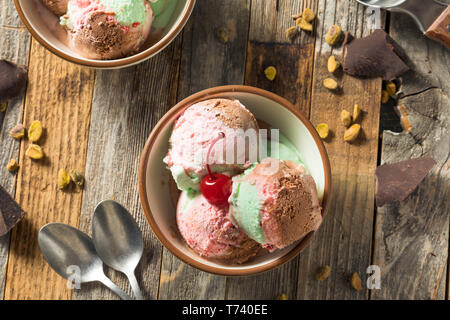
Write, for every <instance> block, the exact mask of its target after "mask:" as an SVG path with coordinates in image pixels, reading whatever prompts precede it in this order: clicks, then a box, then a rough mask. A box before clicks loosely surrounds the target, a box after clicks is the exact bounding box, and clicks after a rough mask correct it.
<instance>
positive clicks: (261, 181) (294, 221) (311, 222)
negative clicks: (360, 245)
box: [229, 158, 322, 250]
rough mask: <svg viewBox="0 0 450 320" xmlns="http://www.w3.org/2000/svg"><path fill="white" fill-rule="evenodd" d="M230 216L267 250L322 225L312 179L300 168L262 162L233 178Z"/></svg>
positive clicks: (271, 159) (282, 163)
mask: <svg viewBox="0 0 450 320" xmlns="http://www.w3.org/2000/svg"><path fill="white" fill-rule="evenodd" d="M229 201H230V214H231V217H232V220H233V222H234V223H236V225H237V226H239V228H241V229H242V230H243V231H244V232H245V233H246V234H247V235H248V236H249V237H250V238H252V239H253V240H255V241H257V242H259V243H260V244H261V245H263V246H264V247H266V248H267V249H269V250H273V249H275V248H279V249H281V248H284V247H286V246H288V245H290V244H292V243H293V242H295V241H297V240H300V239H302V238H303V237H304V236H306V235H307V234H308V233H309V232H311V231H314V230H317V229H318V228H319V226H320V224H321V223H322V215H321V208H320V204H319V199H318V196H317V189H316V184H315V182H314V179H313V178H312V177H311V176H310V175H309V174H307V173H306V171H305V168H304V167H303V166H302V165H299V164H297V163H294V162H292V161H289V160H286V161H283V160H278V159H273V158H266V159H264V160H262V161H261V163H259V164H257V165H255V166H254V167H252V168H249V169H247V170H246V171H245V172H244V173H243V174H242V175H240V176H236V177H234V178H233V192H232V194H231V196H230V199H229Z"/></svg>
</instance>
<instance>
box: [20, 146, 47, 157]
mask: <svg viewBox="0 0 450 320" xmlns="http://www.w3.org/2000/svg"><path fill="white" fill-rule="evenodd" d="M25 155H26V156H27V157H29V158H31V159H35V160H39V159H42V158H43V157H44V152H43V151H42V148H41V147H40V146H38V145H37V144H33V143H31V144H30V145H29V146H28V149H27V151H25Z"/></svg>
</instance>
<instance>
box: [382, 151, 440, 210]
mask: <svg viewBox="0 0 450 320" xmlns="http://www.w3.org/2000/svg"><path fill="white" fill-rule="evenodd" d="M435 164H436V161H435V160H434V159H433V158H431V157H422V158H416V159H410V160H406V161H401V162H397V163H392V164H384V165H382V166H379V167H378V168H377V169H376V171H375V177H376V203H377V207H382V206H384V205H385V204H387V203H392V202H398V201H403V200H405V199H406V198H407V197H408V196H409V195H410V194H411V193H412V192H413V191H414V190H416V188H417V186H418V185H419V183H420V182H421V181H422V180H423V179H424V178H425V177H426V176H427V174H428V172H430V170H431V169H432V168H433V167H434V165H435Z"/></svg>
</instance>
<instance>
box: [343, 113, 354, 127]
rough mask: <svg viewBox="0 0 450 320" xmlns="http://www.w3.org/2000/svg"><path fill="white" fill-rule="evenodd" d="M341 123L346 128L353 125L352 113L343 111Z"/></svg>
mask: <svg viewBox="0 0 450 320" xmlns="http://www.w3.org/2000/svg"><path fill="white" fill-rule="evenodd" d="M341 122H342V124H343V125H344V126H346V127H348V126H349V125H351V124H352V116H351V115H350V112H348V111H347V110H342V111H341Z"/></svg>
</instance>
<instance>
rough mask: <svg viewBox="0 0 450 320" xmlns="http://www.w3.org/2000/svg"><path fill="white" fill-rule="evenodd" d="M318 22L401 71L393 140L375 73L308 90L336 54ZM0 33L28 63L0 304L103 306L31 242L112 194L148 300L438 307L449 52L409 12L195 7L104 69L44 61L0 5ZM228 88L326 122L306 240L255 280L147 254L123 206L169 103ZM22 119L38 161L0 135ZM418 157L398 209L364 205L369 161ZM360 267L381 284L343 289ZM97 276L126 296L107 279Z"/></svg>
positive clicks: (134, 202)
mask: <svg viewBox="0 0 450 320" xmlns="http://www.w3.org/2000/svg"><path fill="white" fill-rule="evenodd" d="M5 2H6V1H5ZM306 7H309V8H312V9H313V10H314V11H315V12H316V13H317V14H318V19H317V20H316V24H315V32H314V33H313V34H308V33H306V32H302V33H301V34H300V36H299V37H298V38H297V39H296V40H295V41H293V42H291V41H289V40H288V39H286V37H285V34H284V31H285V29H286V28H288V27H290V26H292V25H293V20H292V19H291V14H294V13H297V12H300V11H302V9H303V8H306ZM332 24H338V25H340V26H341V27H342V29H343V30H348V31H350V32H352V33H353V34H354V35H355V36H358V37H360V36H364V35H367V34H369V33H370V32H371V31H372V30H374V29H375V28H380V27H381V28H387V30H389V33H390V34H391V35H392V36H393V37H394V38H395V39H396V40H397V41H398V42H399V43H400V44H401V45H402V46H403V48H405V50H406V51H407V52H408V55H409V57H410V59H411V61H412V64H413V65H414V71H411V72H408V73H407V74H405V75H404V76H403V77H402V81H403V86H402V91H403V98H401V99H400V100H399V105H400V106H401V110H403V112H404V114H405V116H406V117H408V119H409V121H410V123H411V124H412V129H411V130H410V131H409V132H408V133H405V132H400V133H393V132H390V131H384V132H383V131H380V110H381V109H380V92H381V88H382V83H381V80H380V79H374V80H359V79H355V78H352V77H349V76H347V75H341V76H339V82H340V83H341V85H342V87H343V94H340V95H336V94H333V93H330V92H329V91H327V90H326V89H324V88H323V87H322V84H321V83H322V80H323V79H324V77H326V76H327V70H326V60H327V58H328V57H329V55H330V54H335V55H340V54H341V53H342V48H333V49H332V48H331V47H330V46H328V45H327V44H326V43H325V41H324V35H325V33H326V31H327V29H328V27H329V26H331V25H332ZM0 39H1V41H0V58H6V59H9V60H12V61H15V62H17V63H21V64H27V65H28V66H29V83H28V87H27V89H26V92H24V94H23V96H21V97H18V98H17V99H15V100H13V101H11V103H10V105H9V107H8V109H7V111H6V113H2V114H0V145H1V153H0V184H1V185H3V186H5V187H6V188H7V190H8V191H9V192H10V193H11V194H12V195H14V197H15V199H16V200H17V201H18V202H19V203H20V205H21V206H22V207H23V208H24V209H25V210H26V211H27V212H28V215H27V216H26V218H25V219H24V220H23V221H22V222H20V224H19V225H18V226H16V228H15V229H14V230H13V231H12V232H11V234H10V235H7V236H5V237H3V238H0V297H3V298H4V299H115V298H116V297H115V296H114V295H112V294H111V293H110V292H109V291H108V290H106V289H104V288H102V287H101V286H100V285H97V284H93V285H83V286H82V290H76V291H73V292H72V291H70V290H68V289H67V288H66V281H65V280H63V279H62V278H61V277H60V276H58V275H57V274H56V273H55V272H54V271H52V270H51V269H50V267H49V266H48V265H47V263H46V262H45V261H44V259H43V257H42V255H41V253H40V251H39V249H38V246H37V241H36V240H37V232H38V230H39V228H40V227H41V226H43V225H44V224H45V223H48V222H63V223H68V224H70V225H72V226H75V227H79V228H81V229H82V230H84V231H86V232H88V233H90V222H91V215H92V212H93V208H94V206H95V205H96V204H97V203H98V202H99V201H100V200H103V199H110V198H114V199H115V200H117V201H119V202H121V203H122V204H123V205H125V206H126V207H127V208H128V209H129V210H130V211H131V212H132V213H133V215H134V217H135V218H136V220H137V221H138V223H139V225H140V227H141V230H142V232H143V234H144V237H145V253H144V258H143V259H142V261H141V263H140V265H139V268H138V271H137V274H138V279H139V281H140V283H141V284H142V287H143V289H144V294H145V296H146V297H147V298H148V299H224V298H225V299H273V298H275V297H276V296H278V295H279V294H281V293H285V294H286V295H287V297H288V298H289V299H412V298H416V299H445V298H448V296H449V293H450V291H449V281H448V279H449V277H450V275H449V268H448V250H449V247H448V245H449V202H450V201H449V196H450V193H449V189H450V188H449V180H450V179H449V177H450V170H449V162H448V161H449V154H450V151H449V148H450V138H449V137H450V135H449V119H450V118H449V117H450V98H449V93H450V81H449V79H450V51H448V50H447V49H445V48H444V47H443V46H441V45H439V44H437V43H434V42H431V41H429V40H427V39H425V38H424V37H423V36H422V35H421V34H420V32H419V31H418V29H417V28H416V26H415V25H414V23H413V21H412V20H411V19H410V18H408V17H406V16H404V15H400V14H391V15H389V14H386V13H384V12H381V13H380V12H379V11H375V10H372V9H366V8H363V7H362V6H360V5H357V4H356V2H355V1H349V0H338V1H331V0H318V1H312V0H311V1H306V0H304V1H301V0H279V1H276V0H214V1H213V0H197V5H196V8H195V10H194V13H193V15H192V17H191V18H190V21H189V22H188V24H187V26H186V28H185V29H184V31H183V32H182V34H180V35H179V36H178V37H177V38H176V39H175V41H174V42H173V43H172V44H171V45H170V46H169V47H168V48H166V49H165V50H164V51H163V52H162V53H160V54H159V55H157V56H156V57H154V58H152V59H151V60H149V61H147V62H144V63H142V64H140V65H138V66H135V67H131V68H127V69H123V70H116V71H96V70H91V69H88V68H83V67H79V66H77V65H74V64H71V63H68V62H66V61H64V60H61V59H59V58H57V57H56V56H54V55H53V54H51V53H49V52H48V51H47V50H45V49H44V48H43V47H42V46H40V45H39V44H38V42H36V41H35V40H34V39H31V37H30V35H29V33H28V32H27V31H26V29H25V28H24V26H23V25H22V24H21V23H20V21H19V18H18V16H17V14H16V12H15V9H14V6H13V2H12V1H7V2H6V4H2V6H1V7H0ZM270 65H273V66H276V68H277V70H278V76H277V78H276V80H275V81H273V82H271V81H268V80H267V79H266V78H265V77H264V73H263V70H264V68H265V67H267V66H270ZM243 83H244V84H247V85H252V86H257V87H261V88H264V89H267V90H270V91H273V92H275V93H277V94H279V95H281V96H284V97H285V98H287V99H288V100H290V101H291V102H292V103H294V104H295V106H296V107H297V108H298V110H300V111H301V112H302V113H303V114H305V115H307V116H308V117H309V118H310V120H311V122H312V123H313V124H315V125H316V124H318V123H320V122H326V123H328V125H329V126H330V128H331V129H332V131H333V136H334V137H332V139H331V140H330V141H327V142H326V147H327V150H328V153H329V157H330V160H331V164H332V173H333V189H332V194H333V196H332V203H331V206H330V209H329V212H328V216H327V217H326V219H325V222H324V224H323V226H322V227H321V229H320V232H319V233H318V234H317V236H316V238H315V240H314V241H313V243H312V244H311V245H310V246H309V247H308V248H307V249H306V250H304V251H303V252H302V253H301V254H300V255H299V256H298V257H297V258H296V259H294V260H292V261H291V262H289V263H287V264H285V265H283V266H282V267H280V268H278V269H276V270H273V271H270V272H267V273H264V274H261V275H257V276H252V277H244V278H231V277H221V276H214V275H211V274H207V273H204V272H200V271H198V270H196V269H193V268H191V267H189V266H187V265H186V264H184V263H182V262H180V261H179V260H178V259H177V258H175V257H174V256H172V254H171V253H170V252H169V251H167V250H166V249H164V248H163V247H162V245H161V243H160V242H159V241H158V240H157V239H156V237H155V235H154V234H153V233H152V231H151V230H150V228H149V226H148V224H147V222H146V220H145V217H144V214H143V212H142V209H141V205H140V203H139V198H138V191H137V171H138V163H139V156H140V152H141V149H142V148H143V146H144V143H145V141H146V139H147V137H148V135H149V133H150V131H151V130H152V128H153V126H154V125H155V124H156V123H157V121H158V120H159V119H160V118H161V117H162V116H163V115H164V113H165V112H166V111H167V110H169V108H171V107H172V106H173V105H175V103H176V102H177V101H179V100H180V99H183V98H184V97H186V96H188V95H190V94H192V93H195V92H197V91H199V90H202V89H204V88H208V87H212V86H217V85H223V84H243ZM354 103H358V104H359V105H360V106H361V107H362V109H363V110H364V111H365V113H364V117H363V120H362V128H363V133H364V139H362V141H361V142H360V143H357V144H352V145H351V144H347V143H345V142H344V141H343V139H342V138H341V137H342V135H343V130H344V129H343V127H342V126H340V125H339V120H338V118H339V113H340V111H341V110H342V109H343V108H346V109H348V110H351V109H352V107H353V104H354ZM384 108H386V106H384ZM387 109H391V107H389V106H388V107H387ZM381 118H383V114H381ZM35 119H38V120H41V121H42V123H43V124H44V126H45V127H46V134H45V138H44V141H43V143H42V145H43V148H44V151H45V153H46V155H47V158H46V160H45V161H44V162H33V161H30V160H29V159H27V158H26V157H25V156H24V152H25V148H26V146H27V142H25V141H21V142H18V141H15V140H13V139H11V138H10V137H9V136H8V131H9V129H10V128H11V127H12V126H13V125H15V124H16V123H19V122H23V123H24V124H25V125H29V124H30V122H31V121H32V120H35ZM388 120H389V119H388ZM382 125H383V123H382ZM397 125H398V123H397ZM384 127H386V126H384ZM422 155H430V156H432V157H434V158H435V159H436V161H437V162H438V165H437V166H436V167H435V168H434V169H433V170H432V173H431V174H430V175H429V177H428V178H427V179H426V180H425V181H424V182H423V183H422V184H421V185H420V187H419V188H418V190H417V191H416V192H414V193H413V195H411V196H410V197H409V198H408V199H407V200H406V201H404V202H402V203H400V204H398V205H391V206H386V207H383V208H380V209H376V208H375V206H374V187H375V185H374V171H375V168H376V167H377V165H379V164H380V163H385V162H386V163H390V162H395V161H398V160H404V159H409V158H412V157H419V156H422ZM10 158H16V159H18V160H19V162H20V165H21V167H20V170H19V171H18V173H17V174H16V175H11V174H10V173H8V172H7V171H6V169H4V168H5V166H6V164H7V162H8V161H9V159H10ZM60 168H67V169H69V168H77V169H79V170H80V171H83V172H85V175H86V179H87V181H86V187H85V189H84V190H83V191H80V190H79V189H76V188H72V189H69V190H68V191H67V192H61V191H58V190H57V187H56V178H57V172H58V170H59V169H60ZM372 264H375V265H378V266H379V267H380V268H381V273H382V275H381V289H380V290H368V289H367V288H366V287H365V286H364V290H362V291H359V292H357V291H355V290H353V289H352V288H351V287H350V285H349V281H348V279H349V276H350V275H351V274H352V273H353V272H357V273H358V274H359V275H360V277H361V278H362V280H363V284H365V280H366V278H367V276H368V275H367V274H366V269H367V267H368V266H369V265H372ZM322 265H330V266H331V268H332V273H331V275H330V277H329V278H328V279H327V280H325V281H322V282H319V281H316V280H315V278H314V274H315V272H316V270H317V268H318V267H320V266H322ZM107 274H108V275H110V276H111V277H112V279H113V280H114V281H116V282H117V283H118V284H119V285H120V286H121V287H123V288H125V289H126V290H127V291H129V292H130V287H129V285H128V282H127V281H126V279H125V278H124V277H123V276H121V275H120V274H118V273H117V272H112V271H110V270H108V272H107Z"/></svg>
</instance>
